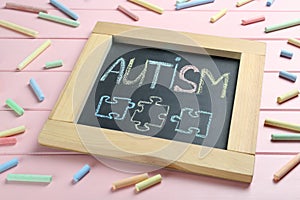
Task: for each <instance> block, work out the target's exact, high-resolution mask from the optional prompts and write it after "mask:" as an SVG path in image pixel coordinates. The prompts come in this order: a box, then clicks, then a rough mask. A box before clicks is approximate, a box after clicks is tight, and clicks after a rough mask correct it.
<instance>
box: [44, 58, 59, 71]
mask: <svg viewBox="0 0 300 200" xmlns="http://www.w3.org/2000/svg"><path fill="white" fill-rule="evenodd" d="M62 65H63V61H62V60H55V61H51V62H46V64H45V69H51V68H54V67H61V66H62Z"/></svg>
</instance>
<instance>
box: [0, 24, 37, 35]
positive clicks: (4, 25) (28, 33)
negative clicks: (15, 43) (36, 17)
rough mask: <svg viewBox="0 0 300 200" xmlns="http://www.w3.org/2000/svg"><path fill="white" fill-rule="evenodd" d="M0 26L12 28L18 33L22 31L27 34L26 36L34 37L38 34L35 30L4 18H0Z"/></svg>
mask: <svg viewBox="0 0 300 200" xmlns="http://www.w3.org/2000/svg"><path fill="white" fill-rule="evenodd" d="M0 26H2V27H5V28H7V29H11V30H14V31H16V32H19V33H23V34H25V35H28V36H31V37H34V38H36V37H37V35H38V34H39V32H37V31H35V30H32V29H29V28H26V27H23V26H20V25H17V24H14V23H11V22H8V21H5V20H0Z"/></svg>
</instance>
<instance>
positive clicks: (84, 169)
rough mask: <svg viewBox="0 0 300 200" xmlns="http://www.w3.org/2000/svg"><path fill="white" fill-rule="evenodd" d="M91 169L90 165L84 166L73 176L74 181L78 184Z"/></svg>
mask: <svg viewBox="0 0 300 200" xmlns="http://www.w3.org/2000/svg"><path fill="white" fill-rule="evenodd" d="M90 169H91V167H90V166H89V165H87V164H86V165H84V166H83V167H82V168H81V169H80V170H79V171H78V172H77V173H76V174H75V175H74V176H73V181H74V183H77V182H78V181H80V179H82V177H84V176H85V175H86V174H87V173H88V172H89V171H90Z"/></svg>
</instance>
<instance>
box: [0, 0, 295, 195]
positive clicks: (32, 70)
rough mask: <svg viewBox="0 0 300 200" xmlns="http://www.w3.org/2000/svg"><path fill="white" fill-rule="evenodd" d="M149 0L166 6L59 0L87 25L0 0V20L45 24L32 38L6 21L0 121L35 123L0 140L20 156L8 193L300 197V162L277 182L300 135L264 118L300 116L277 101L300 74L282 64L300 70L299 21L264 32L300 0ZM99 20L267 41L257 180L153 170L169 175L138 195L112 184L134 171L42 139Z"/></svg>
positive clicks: (290, 14)
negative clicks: (241, 0)
mask: <svg viewBox="0 0 300 200" xmlns="http://www.w3.org/2000/svg"><path fill="white" fill-rule="evenodd" d="M12 1H13V2H19V3H23V4H24V3H26V4H28V5H30V4H32V5H37V6H39V7H44V8H47V9H48V10H49V12H50V13H51V14H55V15H60V16H64V14H62V13H61V12H59V11H58V10H56V9H55V8H54V7H52V6H51V5H50V4H49V2H48V1H46V0H27V1H21V0H12ZM149 1H150V2H152V3H154V4H157V5H160V6H161V7H163V8H164V9H165V12H164V13H163V14H162V15H158V14H156V13H153V12H151V11H148V10H145V9H143V8H141V7H138V6H136V5H133V4H131V3H128V2H126V1H125V0H107V1H104V0H74V1H67V0H61V2H62V3H64V4H65V5H67V6H68V7H69V8H72V9H73V10H74V11H75V12H76V13H77V14H78V15H79V21H80V23H81V24H80V26H79V27H78V28H72V27H68V26H64V25H60V24H56V23H52V22H48V21H45V20H41V19H38V18H37V15H36V14H32V13H26V12H20V11H14V10H7V9H2V7H4V5H5V3H6V1H4V0H0V7H1V8H0V19H4V20H8V21H11V22H14V23H17V24H20V25H23V26H26V27H29V28H32V29H35V30H37V31H39V37H38V38H37V39H30V38H28V37H27V36H24V35H21V34H18V33H15V32H12V31H10V30H7V29H4V28H1V27H0V52H1V53H0V102H1V106H0V130H5V129H8V128H11V127H15V126H18V125H25V126H26V127H27V130H26V132H25V133H24V134H22V135H19V136H18V137H17V139H18V143H17V145H15V146H5V147H0V163H3V162H5V161H7V160H9V159H12V158H14V157H18V158H20V160H21V161H20V164H19V165H18V167H16V168H14V169H11V170H9V171H7V172H4V173H2V174H0V195H1V199H2V198H3V199H29V198H33V199H45V200H48V199H73V200H76V199H83V198H84V199H280V200H281V199H283V198H284V199H300V189H299V186H300V167H296V168H295V169H294V170H293V171H292V172H291V173H289V174H288V175H287V176H286V177H285V178H284V179H283V180H282V181H280V182H279V183H274V182H273V181H272V177H273V173H274V172H275V171H277V170H278V169H279V168H280V167H281V166H282V165H284V164H285V163H286V162H287V161H288V160H290V159H291V158H292V157H293V156H294V155H295V154H297V153H298V152H299V151H300V145H299V142H271V141H270V135H271V134H272V133H279V132H282V133H283V132H288V131H284V130H277V129H274V128H269V127H264V126H263V121H264V119H265V118H274V119H281V120H286V121H291V122H294V123H300V114H299V111H300V106H299V105H300V98H296V99H293V100H291V101H290V102H287V103H284V104H282V105H278V104H277V103H276V97H277V96H278V95H280V94H283V93H285V92H286V91H289V90H291V89H294V88H299V86H300V83H299V80H297V81H296V82H295V83H291V82H289V81H286V80H284V79H281V78H278V72H279V71H280V70H287V71H291V72H294V73H296V74H297V75H298V76H299V75H300V70H299V69H300V68H299V64H300V49H299V48H297V47H294V46H291V45H289V44H287V39H288V38H289V37H296V38H297V37H300V36H299V29H300V28H299V26H297V27H293V28H290V29H286V30H282V31H277V32H273V33H269V34H265V33H264V27H265V26H267V25H272V24H275V23H280V22H285V21H288V20H292V19H296V18H299V12H300V7H299V6H300V3H299V2H298V1H296V0H285V1H282V0H275V2H274V4H273V5H272V6H271V7H266V6H265V4H266V0H255V1H254V2H251V3H249V4H247V5H245V6H242V7H239V8H237V7H235V4H236V1H234V0H215V3H213V4H207V5H203V6H199V7H194V8H190V9H185V10H181V11H175V10H174V3H175V0H164V1H160V0H149ZM119 4H122V5H126V6H127V7H129V8H131V9H132V10H134V11H135V13H136V14H137V15H138V16H139V17H140V20H139V21H137V22H134V21H132V20H131V19H130V18H128V17H127V16H125V15H123V14H122V13H120V12H119V11H117V10H116V7H117V6H118V5H119ZM222 8H228V13H227V14H226V16H224V17H223V18H222V19H221V20H220V21H218V22H216V23H214V24H211V23H209V18H210V17H211V16H212V15H214V14H215V13H216V12H218V11H219V10H220V9H222ZM259 15H265V17H266V21H265V22H261V23H258V24H253V25H249V26H241V25H240V23H241V19H242V18H248V17H253V16H259ZM97 21H107V22H117V23H124V24H132V25H141V26H147V27H157V28H164V29H170V30H178V31H187V32H194V33H200V34H211V35H220V36H226V37H235V38H244V39H250V40H258V41H263V42H266V43H267V55H266V64H265V74H264V82H263V95H262V102H261V112H260V123H259V133H258V142H257V148H256V152H257V156H256V162H255V173H254V178H253V182H252V184H251V185H247V184H242V183H237V182H232V181H226V180H221V179H215V178H210V177H205V176H198V175H192V174H186V173H181V172H175V171H170V170H164V169H162V170H159V171H157V172H155V173H161V174H162V176H163V181H162V183H161V184H159V185H157V186H155V187H153V188H150V189H148V190H146V191H143V192H141V193H140V194H135V193H134V192H133V188H131V187H130V188H126V189H123V190H120V191H117V192H111V191H110V187H111V183H112V182H114V181H115V180H118V179H122V178H124V177H127V176H131V174H127V173H124V172H120V171H116V170H114V169H111V168H109V167H106V166H105V165H103V164H101V163H100V162H98V161H97V160H96V159H95V158H93V157H92V156H89V155H81V154H78V153H75V152H68V151H62V150H57V149H52V148H48V147H43V146H40V145H39V144H38V143H37V137H38V134H39V132H40V131H41V128H42V126H43V124H44V122H45V121H46V119H47V117H48V115H49V113H50V111H51V110H52V108H53V106H54V104H55V102H56V100H57V98H58V96H59V94H60V92H61V90H62V88H63V86H64V84H65V82H66V80H67V78H68V76H69V75H70V73H71V71H72V68H73V66H74V63H75V62H76V60H77V58H78V56H79V54H80V52H81V50H82V48H83V46H84V44H85V42H86V40H87V38H88V36H89V34H90V32H91V30H92V28H93V26H94V25H95V23H96V22H97ZM45 39H51V40H52V45H51V46H50V47H49V48H48V49H47V50H46V51H45V52H44V53H43V54H42V55H41V56H39V57H38V58H37V59H36V60H35V61H34V62H32V63H31V64H30V65H29V66H28V67H27V68H26V69H25V70H24V71H22V72H16V71H15V69H16V67H17V64H18V63H20V62H21V61H22V60H23V59H24V58H25V57H26V56H27V55H28V54H29V53H31V52H32V51H33V50H35V49H36V48H37V47H38V46H39V45H40V44H41V43H42V42H43V41H45ZM281 49H287V50H290V51H293V52H294V57H293V58H292V59H291V60H289V59H285V58H281V57H279V53H280V50H281ZM55 59H63V61H64V66H63V67H61V68H57V69H53V70H48V71H46V70H43V66H44V63H45V62H48V61H51V60H55ZM31 77H34V78H35V79H36V81H37V82H38V83H39V85H40V87H41V88H42V89H43V92H44V93H45V95H46V100H45V101H44V102H42V103H39V102H38V101H37V100H36V98H35V96H34V95H33V94H32V91H31V89H30V88H29V86H28V82H29V79H30V78H31ZM7 98H12V99H14V100H16V101H17V102H18V103H19V104H20V105H22V106H23V107H24V108H25V114H24V115H23V116H21V117H17V116H16V115H15V114H14V113H13V112H11V111H9V110H8V109H7V108H6V107H5V100H6V99H7ZM86 163H87V164H90V165H91V166H92V169H91V172H90V173H89V174H88V175H87V176H86V177H85V178H84V179H83V180H82V181H80V182H79V183H78V184H76V185H72V184H71V179H72V176H73V174H74V173H75V172H76V171H77V170H79V169H80V168H81V167H82V166H83V165H84V164H86ZM7 173H37V174H51V175H53V181H52V182H51V183H50V184H49V185H43V184H24V183H22V184H21V183H7V182H6V181H5V178H6V175H7Z"/></svg>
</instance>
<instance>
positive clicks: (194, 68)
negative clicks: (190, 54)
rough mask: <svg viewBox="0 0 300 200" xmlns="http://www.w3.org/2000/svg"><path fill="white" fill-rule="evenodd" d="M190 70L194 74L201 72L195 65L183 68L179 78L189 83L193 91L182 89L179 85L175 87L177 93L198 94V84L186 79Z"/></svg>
mask: <svg viewBox="0 0 300 200" xmlns="http://www.w3.org/2000/svg"><path fill="white" fill-rule="evenodd" d="M189 70H193V71H194V72H196V73H197V72H199V69H198V68H197V67H195V66H193V65H186V66H184V67H183V68H181V70H180V72H179V78H180V79H181V80H183V81H185V82H187V83H188V84H190V85H191V86H192V89H189V90H188V89H182V88H180V87H179V86H178V85H175V86H174V91H175V92H186V93H194V92H196V89H197V84H196V83H194V82H192V81H190V80H187V79H186V78H185V77H184V74H185V73H186V72H187V71H189Z"/></svg>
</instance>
